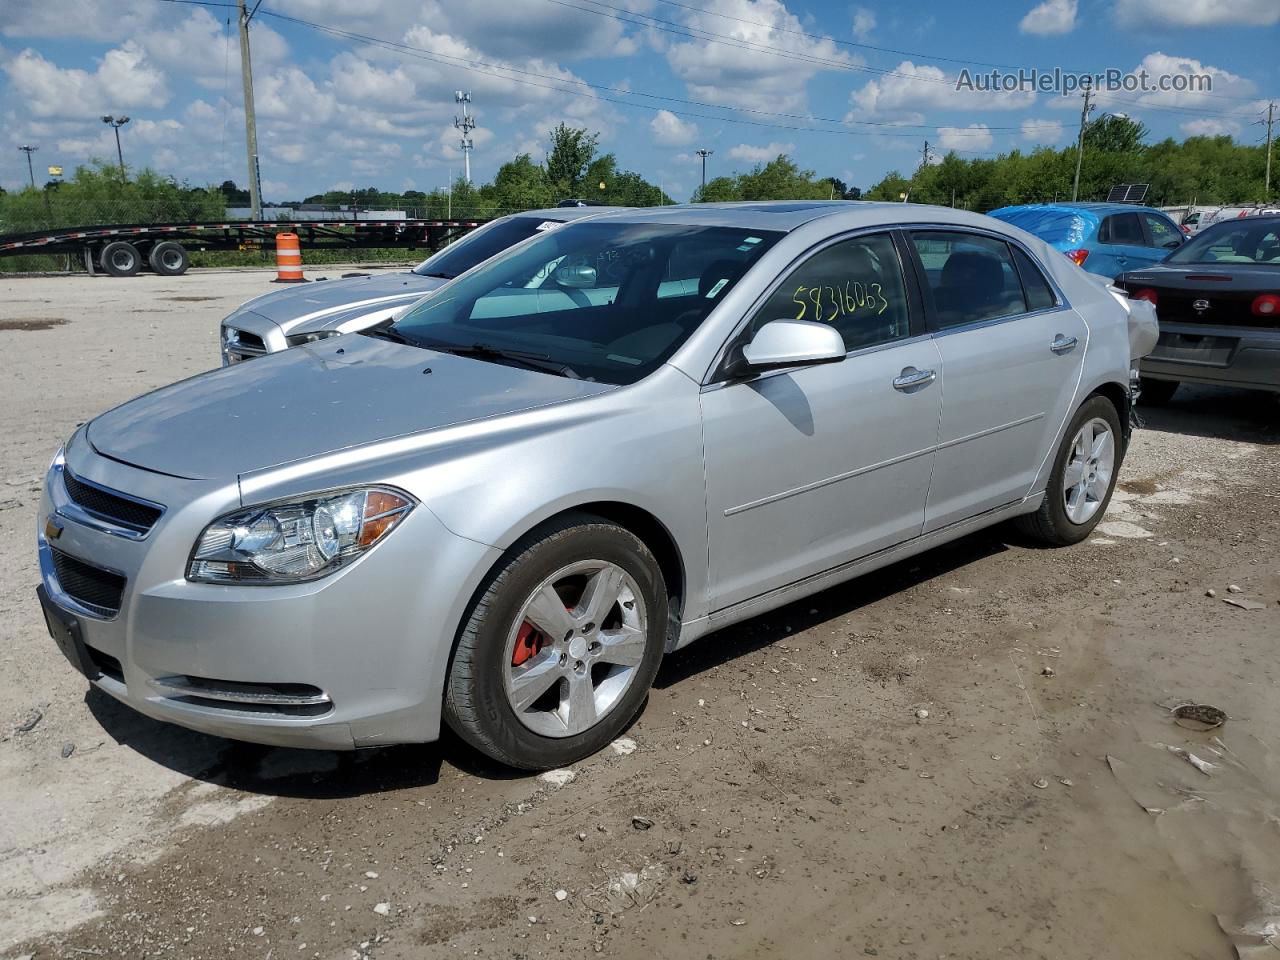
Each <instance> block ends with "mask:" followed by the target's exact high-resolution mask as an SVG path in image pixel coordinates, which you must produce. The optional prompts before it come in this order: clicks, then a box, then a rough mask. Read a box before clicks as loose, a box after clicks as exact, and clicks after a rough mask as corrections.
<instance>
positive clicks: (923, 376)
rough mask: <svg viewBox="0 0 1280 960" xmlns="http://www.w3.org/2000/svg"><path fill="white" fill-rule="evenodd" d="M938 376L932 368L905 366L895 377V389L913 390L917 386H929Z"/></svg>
mask: <svg viewBox="0 0 1280 960" xmlns="http://www.w3.org/2000/svg"><path fill="white" fill-rule="evenodd" d="M937 377H938V375H937V373H935V372H934V371H932V370H917V369H916V368H915V367H904V368H903V371H902V373H901V374H899V375H898V376H896V377H894V378H893V389H895V390H904V391H905V390H912V389H914V388H915V387H923V386H927V385H928V384H930V383H933V381H934V380H936V379H937Z"/></svg>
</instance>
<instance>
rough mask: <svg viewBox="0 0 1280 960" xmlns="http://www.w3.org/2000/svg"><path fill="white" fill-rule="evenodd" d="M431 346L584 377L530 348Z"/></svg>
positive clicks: (474, 345) (461, 354)
mask: <svg viewBox="0 0 1280 960" xmlns="http://www.w3.org/2000/svg"><path fill="white" fill-rule="evenodd" d="M430 348H431V349H432V350H439V351H440V352H441V353H452V354H456V355H457V356H459V357H475V358H477V359H479V360H506V361H509V362H511V363H519V364H522V365H524V366H525V367H527V368H528V369H530V370H541V371H542V372H544V373H554V374H556V375H557V376H561V377H568V378H569V379H570V380H581V379H582V375H581V374H580V373H578V372H577V371H575V370H574V369H573V368H571V367H569V366H566V365H565V364H563V363H557V362H556V361H554V360H552V359H551V358H550V357H549V356H547V355H546V354H545V353H533V352H530V351H528V350H508V349H506V348H504V347H492V346H490V345H489V344H487V343H473V344H471V345H470V346H465V347H464V346H461V345H458V346H454V345H452V344H447V343H440V344H436V343H433V344H430Z"/></svg>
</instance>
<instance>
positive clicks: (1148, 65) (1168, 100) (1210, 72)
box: [1104, 0, 1280, 111]
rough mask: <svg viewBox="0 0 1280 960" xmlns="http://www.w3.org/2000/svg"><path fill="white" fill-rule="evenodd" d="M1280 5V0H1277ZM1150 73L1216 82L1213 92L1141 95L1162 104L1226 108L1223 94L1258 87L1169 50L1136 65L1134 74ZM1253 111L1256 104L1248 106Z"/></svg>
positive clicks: (1127, 96)
mask: <svg viewBox="0 0 1280 960" xmlns="http://www.w3.org/2000/svg"><path fill="white" fill-rule="evenodd" d="M1277 4H1278V5H1280V0H1277ZM1144 71H1145V72H1146V73H1148V74H1150V75H1151V78H1152V79H1153V80H1155V79H1156V78H1158V77H1163V76H1175V77H1176V76H1182V77H1191V76H1197V75H1205V76H1208V77H1209V78H1210V79H1211V80H1212V83H1213V90H1212V91H1211V92H1210V91H1189V92H1185V93H1179V92H1174V91H1169V92H1167V93H1164V92H1156V93H1147V94H1143V95H1142V96H1140V97H1138V101H1139V102H1140V103H1151V104H1157V105H1160V106H1176V107H1188V106H1192V107H1194V106H1205V107H1212V109H1214V110H1215V111H1218V110H1222V109H1223V108H1224V106H1225V104H1224V103H1223V100H1222V97H1223V96H1227V97H1249V96H1252V95H1253V93H1254V91H1255V90H1256V88H1255V87H1254V85H1253V83H1252V82H1251V81H1249V80H1246V79H1245V78H1244V77H1240V76H1237V75H1236V74H1234V73H1231V72H1230V71H1228V70H1224V69H1222V68H1221V67H1215V66H1213V65H1212V64H1208V63H1201V62H1200V61H1199V60H1193V59H1192V58H1190V57H1171V56H1169V55H1168V54H1165V53H1160V52H1156V53H1149V54H1147V55H1146V56H1145V57H1143V58H1142V62H1141V63H1139V64H1138V66H1137V67H1135V68H1134V73H1140V72H1144ZM1119 96H1120V97H1122V98H1124V99H1126V100H1131V99H1133V97H1132V95H1130V94H1127V93H1121V94H1119ZM1104 98H1105V95H1104ZM1248 109H1249V110H1250V111H1252V107H1249V108H1248Z"/></svg>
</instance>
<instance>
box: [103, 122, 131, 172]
mask: <svg viewBox="0 0 1280 960" xmlns="http://www.w3.org/2000/svg"><path fill="white" fill-rule="evenodd" d="M102 122H103V123H105V124H108V125H110V126H111V128H112V129H114V130H115V132H116V159H117V160H119V161H120V179H121V180H123V179H124V151H123V150H121V149H120V128H121V127H123V126H124V125H125V124H126V123H128V122H129V118H128V117H113V116H111V115H109V114H108V115H107V116H105V117H103V118H102Z"/></svg>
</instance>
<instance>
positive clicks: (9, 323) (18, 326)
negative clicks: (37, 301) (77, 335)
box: [0, 317, 70, 330]
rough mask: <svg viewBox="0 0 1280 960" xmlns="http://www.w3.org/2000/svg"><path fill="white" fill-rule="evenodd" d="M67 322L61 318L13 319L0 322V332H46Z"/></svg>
mask: <svg viewBox="0 0 1280 960" xmlns="http://www.w3.org/2000/svg"><path fill="white" fill-rule="evenodd" d="M69 322H70V321H68V320H64V319H63V318H62V317H13V318H12V319H9V320H0V330H48V329H50V328H51V327H60V326H62V325H63V324H64V323H69Z"/></svg>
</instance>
